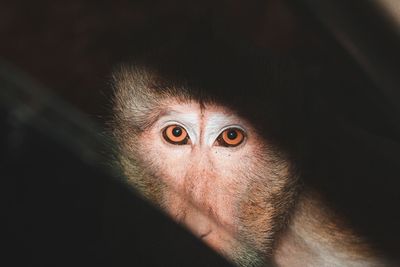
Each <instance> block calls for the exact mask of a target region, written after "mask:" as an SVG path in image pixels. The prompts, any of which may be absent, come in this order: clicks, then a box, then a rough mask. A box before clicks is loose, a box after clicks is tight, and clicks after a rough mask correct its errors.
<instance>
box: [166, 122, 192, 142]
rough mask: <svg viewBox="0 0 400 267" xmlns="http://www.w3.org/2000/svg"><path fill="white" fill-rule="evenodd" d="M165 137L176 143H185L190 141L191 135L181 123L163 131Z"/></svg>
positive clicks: (168, 140)
mask: <svg viewBox="0 0 400 267" xmlns="http://www.w3.org/2000/svg"><path fill="white" fill-rule="evenodd" d="M163 137H164V139H165V140H166V141H167V142H169V143H171V144H174V145H185V144H187V142H188V139H189V136H188V134H187V132H186V130H185V129H184V128H183V127H182V126H179V125H170V126H168V127H166V128H165V129H164V131H163Z"/></svg>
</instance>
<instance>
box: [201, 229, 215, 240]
mask: <svg viewBox="0 0 400 267" xmlns="http://www.w3.org/2000/svg"><path fill="white" fill-rule="evenodd" d="M211 232H212V230H209V231H208V232H207V233H205V234H201V235H200V236H199V238H200V239H203V238H206V237H207V236H208V235H209V234H211Z"/></svg>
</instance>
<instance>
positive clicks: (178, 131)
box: [172, 127, 182, 137]
mask: <svg viewBox="0 0 400 267" xmlns="http://www.w3.org/2000/svg"><path fill="white" fill-rule="evenodd" d="M172 134H173V135H174V136H175V137H179V136H181V135H182V129H181V128H180V127H175V128H174V129H173V130H172Z"/></svg>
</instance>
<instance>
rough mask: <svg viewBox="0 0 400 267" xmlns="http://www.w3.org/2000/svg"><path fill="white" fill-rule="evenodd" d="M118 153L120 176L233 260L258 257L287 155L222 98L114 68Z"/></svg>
mask: <svg viewBox="0 0 400 267" xmlns="http://www.w3.org/2000/svg"><path fill="white" fill-rule="evenodd" d="M114 81H115V98H114V114H115V117H114V124H113V125H114V126H113V128H114V129H113V131H114V134H115V136H116V139H117V141H118V143H119V150H120V151H119V156H118V161H119V163H120V165H121V166H122V168H123V171H124V172H125V174H126V176H127V177H128V179H129V182H130V183H131V184H132V185H133V186H134V187H135V188H136V189H138V190H139V191H140V192H141V193H142V194H143V195H144V196H145V197H147V198H148V199H150V200H151V201H153V202H154V203H155V204H156V205H158V206H159V207H160V208H161V209H162V210H164V211H165V212H166V213H167V214H168V215H169V216H171V217H172V218H173V219H174V220H175V221H177V222H178V223H181V224H182V225H184V226H185V227H187V228H188V229H189V230H190V231H191V232H192V233H193V234H195V235H196V236H197V237H198V238H200V239H201V240H203V241H204V242H205V243H206V244H208V245H209V246H210V247H212V248H214V249H215V250H216V251H218V252H219V253H221V254H222V255H224V256H225V257H227V258H228V259H230V260H231V261H233V262H236V263H238V264H240V265H248V264H251V265H252V266H253V265H257V264H262V263H263V262H264V260H265V259H267V258H268V256H270V255H271V253H272V251H273V248H274V240H275V237H276V235H277V233H279V231H280V230H281V229H282V228H283V227H284V226H285V224H286V222H287V220H288V216H289V213H290V210H291V208H292V206H293V205H294V203H295V199H296V194H297V191H298V190H297V188H298V187H297V175H295V174H294V173H295V171H293V166H292V165H291V164H290V161H289V160H288V159H287V158H286V157H285V156H284V155H283V154H282V153H279V152H278V150H277V149H276V147H275V146H274V145H273V144H272V143H269V142H268V140H266V139H265V138H264V136H263V135H262V134H260V129H258V128H257V127H255V126H254V125H253V124H252V123H251V122H250V121H249V120H247V119H246V118H245V117H243V116H241V115H240V114H239V113H238V112H237V111H236V110H233V109H232V108H231V107H229V106H228V105H224V104H221V103H219V102H218V101H216V100H214V99H212V98H210V97H204V95H202V94H199V93H198V91H199V90H198V91H197V93H193V91H192V90H191V88H188V86H187V84H186V85H185V84H184V83H179V82H171V81H170V80H168V79H165V78H163V77H162V76H161V75H160V74H159V73H157V72H156V71H152V70H150V69H148V68H141V67H125V68H122V69H121V70H120V71H119V72H117V73H116V74H115V76H114Z"/></svg>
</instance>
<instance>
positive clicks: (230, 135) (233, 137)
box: [228, 130, 238, 140]
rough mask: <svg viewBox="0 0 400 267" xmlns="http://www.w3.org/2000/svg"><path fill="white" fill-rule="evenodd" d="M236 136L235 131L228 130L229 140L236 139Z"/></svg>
mask: <svg viewBox="0 0 400 267" xmlns="http://www.w3.org/2000/svg"><path fill="white" fill-rule="evenodd" d="M237 136H238V134H237V132H236V131H235V130H230V131H229V132H228V138H229V139H231V140H234V139H236V137H237Z"/></svg>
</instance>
